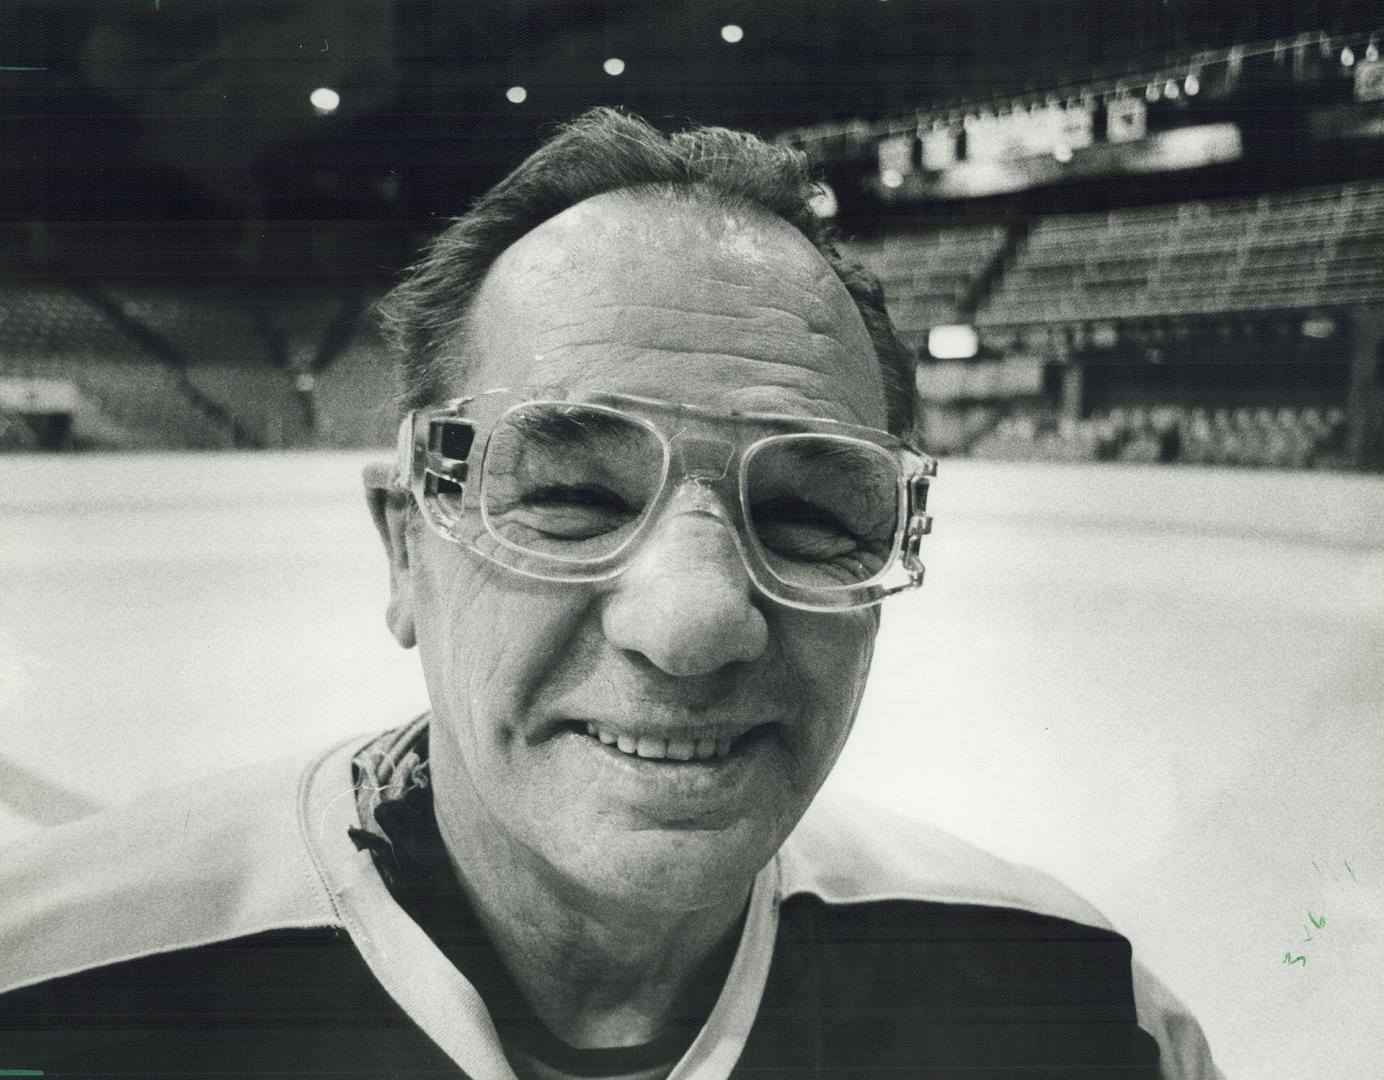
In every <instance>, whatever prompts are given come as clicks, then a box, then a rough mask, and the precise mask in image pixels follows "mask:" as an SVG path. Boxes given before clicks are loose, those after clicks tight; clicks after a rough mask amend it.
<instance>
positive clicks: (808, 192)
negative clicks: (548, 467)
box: [380, 108, 914, 434]
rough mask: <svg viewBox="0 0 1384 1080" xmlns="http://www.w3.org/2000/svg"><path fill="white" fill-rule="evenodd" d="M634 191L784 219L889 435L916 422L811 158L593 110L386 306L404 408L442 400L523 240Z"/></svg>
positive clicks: (905, 352)
mask: <svg viewBox="0 0 1384 1080" xmlns="http://www.w3.org/2000/svg"><path fill="white" fill-rule="evenodd" d="M629 189H646V190H662V191H665V192H668V193H677V192H687V193H688V195H689V196H693V195H696V196H701V195H703V193H704V197H705V198H707V199H708V200H711V201H714V202H717V203H720V204H724V205H729V206H731V207H743V206H746V205H749V206H754V207H760V208H762V209H764V210H766V211H768V212H769V213H771V214H774V215H776V216H778V217H780V218H782V219H783V220H785V221H787V222H788V223H789V224H791V225H792V226H793V227H794V228H796V229H797V230H798V231H799V232H801V233H802V234H803V235H804V236H805V237H807V239H808V240H809V241H811V243H812V245H813V246H814V247H815V248H816V249H817V250H818V251H819V252H821V254H822V256H823V258H825V259H826V261H827V263H828V264H829V265H830V266H831V268H832V269H833V270H834V271H835V273H836V276H837V277H838V278H839V279H840V280H841V284H842V285H844V286H845V288H846V291H847V292H848V293H849V294H850V296H851V299H852V300H853V301H854V302H855V306H856V308H857V309H858V310H859V312H860V317H861V319H862V320H863V321H864V323H865V328H866V330H867V331H868V332H869V335H870V339H871V341H872V342H873V344H874V349H875V355H876V358H877V359H878V361H879V366H880V373H881V375H882V376H883V381H884V396H885V405H886V409H887V415H888V426H889V430H890V431H892V432H894V433H895V434H905V433H907V432H908V431H909V430H910V429H911V428H912V424H913V418H914V396H913V358H912V355H911V353H910V352H909V349H908V347H907V346H905V345H904V344H903V342H902V341H900V340H899V337H898V335H897V334H896V333H895V331H894V327H893V324H892V323H891V322H890V319H889V315H888V312H886V311H885V308H884V294H883V292H882V290H881V289H880V285H879V282H878V281H877V280H876V279H875V277H874V275H872V274H870V273H869V272H868V271H866V270H865V269H864V268H863V267H861V266H860V265H858V264H857V263H854V262H852V261H850V260H848V259H846V258H844V257H843V256H842V255H841V253H840V252H839V251H838V250H837V249H836V245H835V242H834V236H833V233H832V230H831V229H830V227H829V226H828V225H827V224H826V223H825V222H824V221H822V219H821V218H819V217H818V216H817V215H816V214H815V213H814V212H813V210H812V208H811V206H810V200H811V199H812V197H813V196H814V195H815V194H816V193H817V191H818V187H817V185H816V183H815V182H814V180H813V179H812V175H811V171H810V168H809V165H808V161H807V157H806V155H804V154H803V153H801V152H800V151H797V150H793V149H790V148H788V147H785V146H776V145H772V144H770V143H766V142H764V141H763V140H761V139H759V138H757V137H755V136H754V135H751V134H748V133H746V132H741V131H731V130H729V129H727V128H719V127H694V128H691V129H690V130H687V131H682V132H678V133H675V134H672V135H665V134H663V133H662V132H660V131H658V130H657V129H656V128H654V127H652V126H651V125H650V124H648V123H647V122H646V121H644V120H642V119H640V118H639V117H637V116H632V115H629V114H627V113H623V112H620V111H618V110H615V109H609V108H600V109H592V110H591V111H590V112H587V113H584V114H583V115H582V116H580V117H578V118H577V119H575V120H573V121H571V122H569V123H567V124H565V125H563V126H562V127H561V128H559V129H558V131H557V133H556V134H555V135H553V137H552V138H550V139H549V140H548V141H547V142H545V143H544V144H543V145H542V146H540V147H539V148H538V149H537V150H535V151H534V152H533V153H532V154H531V155H529V157H528V158H527V159H526V160H525V161H524V162H523V163H522V164H521V165H519V167H518V168H516V169H515V170H514V171H513V172H511V173H510V174H509V175H508V176H506V177H505V178H504V179H503V180H501V181H500V182H499V183H498V184H496V185H495V186H494V187H493V188H491V189H490V190H489V191H488V192H486V194H485V195H483V196H481V198H480V199H478V200H477V201H476V203H475V205H474V206H472V207H471V209H470V210H469V211H468V212H467V213H465V214H464V215H462V216H461V217H459V218H456V219H455V220H453V222H452V223H451V224H450V225H449V226H448V227H447V229H446V230H444V231H443V232H442V233H441V234H440V235H439V236H438V237H437V238H436V239H435V240H434V241H433V242H432V243H431V245H430V246H429V247H428V249H427V251H426V252H425V253H424V255H423V257H422V258H421V259H420V260H419V261H418V263H417V264H416V265H414V266H413V268H412V269H411V270H409V271H408V272H407V274H406V275H405V277H404V279H403V280H402V281H401V282H400V284H398V285H397V286H396V287H395V288H394V289H393V291H391V292H390V293H389V295H388V296H386V297H385V298H384V300H383V301H381V304H380V312H381V315H382V318H383V328H384V331H385V333H386V336H387V337H388V339H389V341H390V343H391V345H392V347H393V349H394V352H395V354H396V356H397V357H398V363H399V371H400V383H401V394H400V396H401V405H402V409H403V410H405V411H406V410H408V409H413V408H419V407H422V406H424V405H428V404H432V403H434V402H436V401H438V400H439V399H440V398H441V397H442V396H443V394H445V393H446V384H447V383H448V382H449V377H450V379H454V378H455V375H456V373H455V371H446V370H442V366H443V365H442V363H441V360H442V358H443V357H444V356H445V355H447V350H448V346H449V344H450V343H453V342H455V341H456V340H457V339H458V338H459V337H464V335H465V329H466V318H467V315H468V312H469V309H470V306H471V301H472V299H473V298H474V297H475V294H476V291H477V290H478V289H479V287H480V284H481V282H482V281H483V280H484V278H485V275H486V273H487V272H488V271H489V269H490V267H491V265H492V264H493V263H494V261H495V260H496V259H497V258H498V257H499V256H500V254H501V253H502V252H503V251H504V250H505V249H506V248H508V247H509V246H510V245H511V244H513V243H514V242H515V241H516V240H518V239H519V238H520V237H522V236H524V235H525V234H526V233H528V232H530V231H531V230H533V229H535V228H537V227H538V226H539V225H541V224H542V223H543V222H545V221H547V220H548V219H549V218H551V217H554V216H556V215H557V214H560V213H561V212H562V211H564V210H566V209H568V208H569V207H572V206H575V205H576V204H577V203H580V202H583V201H585V200H586V199H589V198H592V197H593V196H596V195H602V194H605V193H607V192H612V191H621V190H629Z"/></svg>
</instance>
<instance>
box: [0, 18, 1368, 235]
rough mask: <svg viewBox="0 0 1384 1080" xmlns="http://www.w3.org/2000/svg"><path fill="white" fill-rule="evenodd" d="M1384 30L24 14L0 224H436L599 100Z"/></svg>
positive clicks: (895, 100) (906, 84)
mask: <svg viewBox="0 0 1384 1080" xmlns="http://www.w3.org/2000/svg"><path fill="white" fill-rule="evenodd" d="M1372 8H1373V9H1374V10H1373V11H1371V10H1370V9H1372ZM1374 16H1377V6H1376V5H1375V4H1374V3H1353V4H1352V3H1345V4H1337V5H1333V6H1330V7H1328V6H1326V5H1323V4H1319V3H1301V2H1297V3H1290V2H1276V3H1261V4H1238V5H1237V4H1226V3H1224V2H1221V0H1124V2H1121V3H1113V2H1112V3H1092V2H1090V0H1085V2H1082V0H1044V2H1036V0H777V2H772V0H467V2H464V3H463V2H456V3H452V2H447V3H444V2H441V0H438V2H433V3H424V2H415V0H353V2H350V3H327V2H324V0H235V2H229V0H67V2H64V3H61V4H59V3H56V2H53V0H9V2H8V3H6V4H5V6H4V7H3V9H0V50H2V51H3V55H0V220H7V221H10V222H15V221H22V220H31V221H32V220H40V221H59V222H61V221H73V220H75V221H82V220H112V219H115V220H120V219H136V220H138V219H143V220H150V219H162V220H167V219H183V220H188V219H192V220H199V219H200V220H240V221H245V220H263V219H286V218H290V219H301V218H314V219H322V218H341V219H370V220H375V221H379V220H382V219H392V218H407V219H411V220H415V221H417V220H419V219H426V218H428V217H430V216H433V215H439V214H450V213H454V212H456V211H457V210H459V209H460V208H462V207H463V206H464V205H465V204H466V202H467V201H468V200H469V199H470V198H471V197H472V196H474V194H475V193H476V192H478V191H480V190H482V189H483V188H484V187H485V186H486V185H487V184H488V183H490V182H492V181H493V180H494V179H496V178H497V177H498V176H499V175H501V174H502V173H503V171H505V170H506V169H507V168H509V167H510V166H511V165H512V164H513V163H514V162H515V161H517V160H518V158H519V157H520V156H521V155H522V154H523V153H524V152H525V151H526V150H527V149H529V148H530V147H531V146H532V145H533V142H534V140H535V138H536V137H537V135H538V134H539V132H541V131H542V130H543V129H544V128H546V127H548V126H550V125H551V124H552V123H553V122H555V121H556V120H559V119H561V118H563V117H567V116H571V115H573V114H574V113H576V112H578V111H580V110H582V109H584V108H587V107H590V106H592V105H596V104H612V105H622V106H626V107H628V108H631V109H633V110H635V111H637V112H641V113H643V114H645V115H647V116H650V117H651V118H654V119H656V120H658V121H659V122H666V123H674V124H676V123H678V122H680V121H682V120H684V119H687V118H691V119H695V120H698V121H702V122H717V123H729V124H733V125H737V126H744V127H748V128H751V129H754V130H758V131H761V132H764V133H772V132H774V131H776V130H781V129H784V128H787V127H792V126H797V125H801V124H806V123H812V122H815V121H818V120H823V119H831V118H845V117H852V116H871V115H877V114H880V113H882V112H885V111H889V110H898V109H900V108H909V107H912V106H913V105H916V104H926V103H935V102H938V101H945V100H958V101H959V100H964V99H965V98H966V97H967V96H968V95H971V96H975V95H980V94H986V95H988V94H990V93H992V92H995V91H996V90H1005V91H1018V90H1023V89H1024V88H1025V87H1032V88H1035V89H1037V88H1041V87H1043V86H1045V85H1052V82H1053V80H1054V79H1055V78H1058V79H1060V78H1063V77H1067V76H1073V75H1080V74H1082V73H1090V72H1093V71H1118V70H1121V69H1123V68H1124V67H1127V66H1131V65H1135V64H1138V63H1141V62H1147V61H1149V60H1150V59H1152V60H1155V61H1156V60H1158V59H1160V58H1161V57H1163V56H1165V55H1168V54H1172V53H1181V52H1186V51H1188V50H1191V49H1194V48H1198V47H1205V46H1211V45H1224V44H1227V43H1229V42H1231V41H1234V40H1254V39H1261V38H1264V37H1271V36H1275V35H1289V34H1292V33H1295V32H1297V31H1299V30H1307V29H1313V30H1315V29H1323V28H1324V29H1333V28H1336V29H1340V28H1350V27H1352V26H1360V25H1364V23H1365V21H1366V20H1368V19H1369V18H1371V17H1374ZM726 27H738V28H739V29H740V34H739V35H738V36H737V35H736V34H735V32H734V31H729V30H725V29H724V28H726ZM609 61H619V63H618V64H613V63H608V62H609ZM611 72H616V73H613V74H612V73H611ZM521 87H522V93H521V92H520V91H519V90H518V89H516V88H521ZM324 90H325V91H330V93H329V94H322V93H318V94H317V95H316V96H315V97H314V91H324ZM520 97H522V100H521V101H513V100H511V98H520ZM324 106H331V107H324Z"/></svg>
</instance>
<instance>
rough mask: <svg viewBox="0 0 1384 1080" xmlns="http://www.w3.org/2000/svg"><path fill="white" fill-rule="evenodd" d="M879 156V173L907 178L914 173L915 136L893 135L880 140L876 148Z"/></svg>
mask: <svg viewBox="0 0 1384 1080" xmlns="http://www.w3.org/2000/svg"><path fill="white" fill-rule="evenodd" d="M876 152H877V153H878V154H879V172H880V175H881V176H883V175H884V174H885V173H894V174H896V175H898V176H905V175H907V174H908V173H911V172H912V171H913V136H912V135H891V136H889V138H887V139H880V141H879V145H878V146H877V147H876Z"/></svg>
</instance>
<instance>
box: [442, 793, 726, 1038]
mask: <svg viewBox="0 0 1384 1080" xmlns="http://www.w3.org/2000/svg"><path fill="white" fill-rule="evenodd" d="M439 826H440V828H441V830H442V835H443V839H444V841H445V842H446V846H447V851H448V855H449V857H450V859H451V863H452V868H453V870H454V871H455V873H456V875H457V878H458V880H459V881H460V883H461V887H462V889H463V891H464V892H465V893H466V895H467V899H468V900H469V901H470V902H471V904H472V906H473V908H474V909H475V911H476V915H477V917H478V918H479V920H480V922H481V925H482V926H483V927H484V929H485V931H486V933H487V934H488V936H489V938H490V941H491V943H492V944H493V945H494V946H495V949H496V951H497V952H498V953H499V955H500V958H501V960H502V961H503V962H504V964H505V966H506V968H507V969H508V970H509V973H510V976H511V977H512V978H513V979H514V981H515V984H516V985H517V986H518V987H519V989H520V991H522V993H523V994H524V997H525V998H526V999H527V1000H528V1002H529V1004H530V1006H531V1007H532V1008H533V1010H534V1012H535V1014H537V1016H538V1018H539V1019H540V1020H542V1021H543V1023H544V1025H545V1026H546V1027H547V1028H548V1029H549V1030H550V1031H551V1032H553V1034H555V1035H556V1036H558V1037H559V1038H560V1039H562V1040H563V1041H565V1042H567V1043H569V1044H570V1045H572V1046H577V1047H595V1046H606V1047H613V1046H632V1045H637V1044H639V1043H642V1042H647V1041H649V1040H650V1039H652V1038H654V1037H655V1036H657V1035H658V1034H659V1033H660V1032H661V1031H663V1030H664V1029H666V1028H667V1027H668V1026H669V1025H670V1023H671V1022H672V1021H674V1020H675V1019H677V1018H687V1017H695V1018H697V1019H698V1020H699V1021H700V1020H704V1019H705V1017H706V1016H707V1015H708V1014H709V1013H710V1011H711V1008H712V1007H713V1006H714V1004H715V1002H716V997H717V995H718V994H719V993H720V989H721V986H722V984H723V983H724V982H725V978H726V974H727V972H728V971H729V969H730V964H731V960H732V959H733V957H734V955H735V949H736V945H737V943H738V940H739V930H740V926H741V921H742V918H743V916H744V911H745V905H746V902H747V901H748V898H749V891H750V885H751V884H752V883H747V884H746V885H745V887H744V889H742V890H740V891H739V892H738V894H737V895H734V896H729V897H727V898H725V899H724V900H720V899H719V898H718V900H717V902H716V903H714V904H713V905H711V906H709V907H706V908H699V909H696V910H692V911H686V910H682V911H677V910H671V909H669V908H667V907H661V906H659V904H658V899H659V897H658V896H656V895H650V893H651V892H656V890H641V891H640V894H639V895H637V896H616V897H612V896H607V895H595V894H592V893H590V892H588V891H585V890H583V889H582V888H580V887H579V886H576V885H574V884H573V883H571V882H570V881H565V880H555V878H556V877H557V875H555V874H554V872H553V871H552V868H551V867H549V866H548V865H547V864H546V863H544V862H542V861H541V860H539V859H537V858H536V857H535V856H534V854H533V853H532V852H530V851H527V850H518V851H516V850H513V849H511V848H510V847H508V846H507V845H506V846H505V847H504V850H491V849H492V848H493V847H497V846H500V844H498V843H496V841H495V840H494V838H493V832H492V831H491V830H476V831H475V832H476V833H490V834H491V836H489V837H487V836H485V835H474V834H473V835H453V834H454V833H455V831H456V830H451V829H448V828H447V826H446V824H445V823H444V822H443V821H441V820H439ZM487 841H489V842H487Z"/></svg>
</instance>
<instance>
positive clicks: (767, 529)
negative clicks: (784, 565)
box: [753, 499, 862, 560]
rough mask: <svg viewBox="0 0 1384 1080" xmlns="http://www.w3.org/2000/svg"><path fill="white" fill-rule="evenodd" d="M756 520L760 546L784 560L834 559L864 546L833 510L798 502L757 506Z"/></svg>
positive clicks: (780, 500)
mask: <svg viewBox="0 0 1384 1080" xmlns="http://www.w3.org/2000/svg"><path fill="white" fill-rule="evenodd" d="M753 519H754V530H755V534H756V535H757V536H758V537H759V541H760V543H762V544H763V545H764V546H765V547H766V548H768V549H769V550H770V551H772V552H774V553H775V554H777V555H781V556H783V557H785V558H790V559H804V560H825V559H835V558H839V557H841V556H843V555H847V554H850V553H851V552H853V551H856V550H858V549H859V548H860V546H861V543H862V541H861V540H860V538H859V537H858V536H856V535H855V534H854V533H853V532H852V531H851V530H850V529H849V528H847V527H846V525H845V524H844V523H843V522H842V521H841V519H840V518H838V517H837V516H836V515H835V514H833V513H831V511H829V510H826V509H824V508H822V507H820V506H816V505H814V504H812V503H808V502H803V501H802V500H798V499H774V500H770V501H766V502H762V503H757V504H756V505H755V507H754V511H753Z"/></svg>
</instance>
